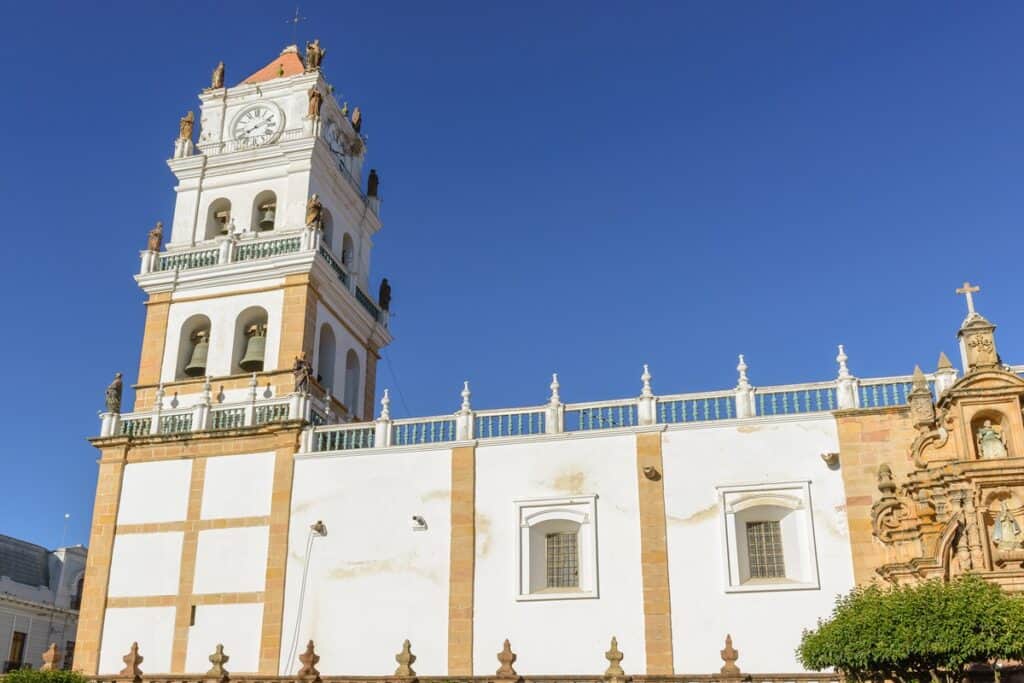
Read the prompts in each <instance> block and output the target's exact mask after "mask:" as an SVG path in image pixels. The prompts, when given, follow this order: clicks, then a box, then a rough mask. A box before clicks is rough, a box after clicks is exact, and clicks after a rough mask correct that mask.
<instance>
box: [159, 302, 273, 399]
mask: <svg viewBox="0 0 1024 683" xmlns="http://www.w3.org/2000/svg"><path fill="white" fill-rule="evenodd" d="M283 305H284V292H283V291H282V290H273V291H269V292H258V293H254V294H239V295H237V296H223V297H217V298H211V299H202V300H199V301H183V302H173V303H171V307H170V311H169V313H168V318H167V341H166V344H165V345H164V358H163V364H162V367H161V371H160V378H161V380H162V381H164V382H171V381H174V379H175V375H176V372H177V366H178V349H179V343H180V342H181V328H182V325H184V324H185V322H186V321H187V320H188V319H189V318H191V317H192V316H194V315H205V316H206V317H207V318H209V319H210V348H209V351H208V353H207V361H206V362H207V365H206V374H207V375H213V376H223V375H230V374H232V363H233V358H232V354H233V353H234V348H235V339H234V336H235V326H236V323H237V320H238V316H239V315H240V314H241V313H242V312H243V311H245V310H246V309H248V308H250V307H252V306H259V307H262V308H263V309H264V310H266V312H267V344H266V352H265V356H264V363H263V367H264V368H266V369H268V370H269V369H275V368H277V366H278V357H277V355H278V346H279V345H280V339H281V310H282V307H283ZM185 343H188V340H185Z"/></svg>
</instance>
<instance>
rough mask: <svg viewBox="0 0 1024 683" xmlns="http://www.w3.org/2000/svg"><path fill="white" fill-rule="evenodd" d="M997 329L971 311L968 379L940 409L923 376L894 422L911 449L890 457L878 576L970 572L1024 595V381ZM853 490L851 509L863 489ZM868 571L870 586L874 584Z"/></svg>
mask: <svg viewBox="0 0 1024 683" xmlns="http://www.w3.org/2000/svg"><path fill="white" fill-rule="evenodd" d="M994 331H995V326H994V325H993V324H992V323H990V322H989V321H988V320H986V319H985V318H984V317H982V316H981V315H980V314H978V313H976V312H975V311H974V310H973V307H972V309H971V311H970V314H969V315H968V317H967V319H966V320H965V321H964V324H963V325H962V326H961V328H960V331H959V333H958V337H959V340H960V348H961V355H962V357H963V361H964V367H965V369H966V370H965V374H964V377H963V378H961V379H960V380H959V381H957V382H955V383H954V384H953V385H952V386H950V387H948V388H947V389H946V390H945V391H942V392H941V393H940V395H939V396H938V397H937V400H934V401H933V396H932V388H931V387H929V385H928V382H927V380H926V379H925V376H924V374H923V373H921V371H920V369H917V370H916V371H915V373H914V384H913V390H912V391H911V392H910V394H909V395H908V407H907V409H904V410H902V411H896V412H893V413H892V414H891V415H890V416H889V419H890V420H891V421H892V422H893V423H894V425H899V426H900V427H902V428H903V429H904V431H903V434H904V437H905V439H906V440H905V441H904V443H903V444H902V445H903V447H904V448H905V449H906V450H905V451H904V452H903V454H902V456H901V454H900V453H899V450H898V449H893V448H889V449H885V450H887V452H886V453H883V454H881V457H880V458H879V459H878V461H877V463H876V466H877V480H876V490H877V492H876V493H874V495H873V504H872V506H871V508H870V533H871V536H872V539H871V544H872V546H873V547H874V550H875V552H874V553H870V555H871V556H872V560H873V562H872V563H873V564H874V567H873V572H872V574H874V575H876V576H881V577H882V578H884V579H885V580H887V581H889V582H892V583H897V584H902V583H908V582H913V581H917V580H922V579H931V578H939V577H941V578H950V577H953V576H956V575H959V574H963V573H965V572H968V571H970V572H975V573H981V574H983V575H984V576H985V577H986V578H988V579H990V580H991V581H993V582H995V583H998V584H1000V585H1002V586H1004V587H1005V588H1007V589H1008V590H1014V591H1020V590H1024V529H1022V526H1021V524H1022V522H1024V420H1022V413H1021V411H1022V407H1024V403H1022V401H1024V380H1022V379H1021V378H1020V377H1018V376H1017V375H1016V374H1015V373H1014V372H1012V371H1011V370H1010V368H1008V367H1006V366H1004V365H1003V364H1002V362H1001V360H1000V357H999V354H998V353H997V352H996V345H995V336H994ZM936 393H938V391H936ZM858 412H860V411H858ZM863 419H865V416H861V415H858V414H856V413H854V412H853V411H849V412H848V413H846V414H843V415H841V416H840V422H841V424H842V421H843V420H846V421H847V423H848V424H850V425H852V424H854V423H858V422H860V421H862V420H863ZM906 427H911V428H912V429H913V432H911V434H913V438H912V439H909V438H906V437H908V436H909V434H908V432H907V431H905V429H906ZM843 431H844V430H843V429H842V427H841V429H840V434H841V436H840V446H841V449H842V448H845V447H847V446H849V447H851V449H852V450H858V449H859V450H860V451H862V452H861V456H862V457H863V455H864V453H863V451H864V450H865V449H864V445H865V444H864V442H863V439H861V440H860V441H859V442H854V440H853V439H848V440H847V443H843V437H842V434H843ZM852 432H853V430H851V429H849V428H848V429H847V430H846V433H847V434H848V435H850V434H852ZM888 445H897V446H898V445H900V443H899V441H896V442H890V444H888ZM880 450H881V449H880ZM863 464H864V463H863V462H862V463H861V465H862V467H861V470H863ZM849 477H850V478H854V479H855V478H856V472H851V473H849ZM851 483H852V484H853V485H852V486H851V485H849V483H848V486H847V495H848V501H849V499H850V497H851V496H852V495H853V494H855V493H857V491H856V490H855V489H856V488H857V486H858V485H860V486H863V482H856V481H854V482H851ZM858 531H859V532H860V533H861V534H863V531H865V529H864V528H863V526H861V527H859V528H858V527H857V525H856V524H854V515H851V532H852V533H853V534H854V538H853V539H852V540H853V542H854V543H857V541H858V540H861V541H863V540H864V539H857V538H856V536H857V533H858ZM879 551H880V552H879ZM863 569H864V568H863V567H861V571H859V572H858V576H857V579H858V581H861V582H863V581H865V580H868V579H869V578H871V577H870V576H868V575H867V573H866V572H865V571H863Z"/></svg>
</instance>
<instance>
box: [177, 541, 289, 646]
mask: <svg viewBox="0 0 1024 683" xmlns="http://www.w3.org/2000/svg"><path fill="white" fill-rule="evenodd" d="M269 534H270V527H268V526H253V527H240V528H232V529H207V530H205V531H200V532H199V542H198V544H197V547H196V574H195V584H194V585H193V588H192V590H193V591H194V592H195V593H255V592H259V591H262V590H263V588H264V585H265V584H264V581H265V577H266V574H267V543H268V539H269ZM258 631H259V629H257V632H258Z"/></svg>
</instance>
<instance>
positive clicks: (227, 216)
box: [213, 211, 231, 235]
mask: <svg viewBox="0 0 1024 683" xmlns="http://www.w3.org/2000/svg"><path fill="white" fill-rule="evenodd" d="M213 217H214V218H215V219H216V220H217V222H218V223H220V234H222V235H226V234H228V221H230V220H231V212H230V211H218V212H217V213H215V214H213Z"/></svg>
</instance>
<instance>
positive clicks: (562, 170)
mask: <svg viewBox="0 0 1024 683" xmlns="http://www.w3.org/2000/svg"><path fill="white" fill-rule="evenodd" d="M293 11H294V7H293V6H288V5H287V4H282V3H260V2H245V3H242V2H224V3H216V4H213V3H210V4H200V3H184V2H179V3H159V4H158V3H109V4H105V6H104V9H102V10H97V9H94V8H93V7H92V6H87V5H85V4H78V3H75V4H72V3H67V4H66V5H53V4H48V3H42V2H35V3H17V4H11V5H8V6H5V10H4V22H3V26H2V27H0V56H2V57H3V64H4V65H5V68H4V78H3V85H2V88H3V93H4V95H3V104H4V106H3V109H2V112H3V114H2V115H3V117H4V121H3V125H2V126H0V145H2V147H0V149H3V152H4V155H3V156H4V159H5V161H6V163H4V164H3V165H2V167H0V197H2V199H3V207H4V213H3V216H4V221H3V222H4V225H5V226H6V229H5V231H4V232H5V235H4V245H5V248H4V252H3V253H4V259H3V262H4V268H3V269H0V291H3V292H4V294H3V310H4V313H5V314H6V316H7V323H8V324H7V325H5V326H4V333H3V334H0V358H3V359H4V361H5V372H4V376H5V377H6V379H7V391H5V392H3V393H2V394H0V415H3V420H2V422H0V424H2V425H3V427H4V430H5V438H4V440H3V446H0V454H2V462H3V466H4V472H5V478H4V481H5V485H6V486H5V488H6V495H4V496H2V497H0V519H2V520H3V523H2V524H0V533H5V534H10V535H14V536H19V537H23V538H26V539H29V540H33V541H36V542H39V543H42V544H45V545H50V546H53V545H57V544H59V543H60V541H61V535H62V524H63V514H64V513H65V512H68V513H70V514H71V515H72V517H71V520H70V522H69V525H68V532H67V542H68V543H84V542H86V541H87V538H88V527H89V520H90V516H91V505H92V497H93V492H94V486H95V473H96V465H95V457H96V452H95V451H94V450H93V449H92V447H91V446H90V445H89V444H88V443H87V442H86V441H85V438H86V437H87V436H89V435H92V434H95V433H96V432H97V431H98V427H99V424H98V421H97V419H96V413H97V411H98V410H99V409H101V408H102V395H103V388H104V386H105V385H106V384H107V382H109V380H110V377H111V376H112V374H113V373H114V371H116V370H122V371H124V372H125V375H126V377H127V378H128V379H129V380H131V381H134V378H135V376H136V372H137V367H138V351H139V344H140V340H141V332H142V321H143V314H144V311H143V306H142V300H143V297H142V295H141V293H140V292H139V290H138V289H137V287H136V286H135V284H134V282H133V281H132V277H131V276H132V274H133V273H134V272H136V270H137V268H138V257H137V253H138V250H139V249H140V248H141V247H142V246H143V244H144V242H145V236H146V231H147V229H148V228H149V227H150V226H151V225H152V223H153V222H154V221H155V220H157V219H162V220H164V221H165V222H168V221H169V220H170V218H171V210H172V207H173V197H174V195H173V191H172V187H173V184H174V182H173V177H172V175H171V174H170V172H169V171H168V169H167V167H166V165H165V163H164V161H165V159H166V158H167V157H168V156H169V155H170V152H171V149H172V141H173V138H174V137H175V135H176V132H177V121H178V117H179V116H181V115H182V114H184V112H185V111H187V110H188V109H190V108H195V107H196V105H197V100H196V93H197V92H198V91H199V89H201V88H202V87H203V86H205V85H207V83H208V79H209V72H210V70H211V68H212V67H213V66H214V65H215V64H216V62H217V61H218V60H219V59H223V60H224V61H225V62H226V63H227V71H228V81H229V83H235V82H237V81H238V80H240V79H242V78H244V77H245V76H246V75H248V74H249V73H250V72H252V71H254V70H256V69H257V68H259V67H260V66H262V65H263V64H265V63H266V62H267V61H269V60H270V59H272V58H273V57H274V56H275V55H276V54H277V53H278V51H279V50H280V49H281V48H282V47H283V46H284V45H285V44H287V43H290V42H292V39H291V29H290V28H289V27H288V25H287V24H286V23H285V21H284V20H285V19H286V18H287V17H288V16H289V15H290V14H291V13H292V12H293ZM302 14H303V15H305V16H306V17H308V21H307V22H306V23H304V24H301V25H300V26H299V29H298V38H299V40H300V41H301V42H304V41H305V40H306V39H310V38H313V37H319V38H320V39H321V41H322V43H323V44H324V46H325V47H326V48H327V50H328V55H327V58H326V60H325V63H324V66H325V71H326V75H327V77H328V78H329V79H330V80H331V82H332V83H333V84H334V85H335V87H336V89H337V91H338V92H339V93H341V97H342V98H344V99H347V100H348V101H349V102H350V103H352V104H353V105H355V104H358V105H360V106H361V107H362V110H363V112H364V114H365V126H364V129H363V130H364V132H365V133H366V134H367V135H368V137H369V154H370V164H369V165H370V166H373V167H376V168H378V169H380V172H381V177H382V191H383V193H384V196H385V204H384V211H383V217H384V223H385V227H384V230H383V231H382V232H381V233H380V234H379V235H378V237H377V239H376V245H375V250H374V256H373V258H374V280H375V281H376V280H377V279H379V277H381V276H387V277H388V278H389V279H390V280H391V282H392V285H393V287H394V306H393V312H394V314H395V315H394V318H393V322H392V330H393V332H394V335H395V338H396V341H395V343H394V344H393V346H392V347H391V348H389V349H388V350H387V351H386V352H385V357H386V360H385V361H384V362H383V363H382V364H381V366H380V368H379V372H378V378H379V387H380V388H383V387H384V386H390V387H392V388H393V389H394V388H395V387H396V386H397V387H399V388H400V390H401V396H397V395H396V397H395V401H394V402H393V404H392V407H393V412H394V414H395V415H396V416H398V415H402V416H404V415H408V414H410V413H411V414H416V415H427V414H436V413H444V412H450V411H454V410H456V409H457V408H458V405H459V395H458V394H459V389H460V387H461V381H462V380H463V379H469V380H471V382H472V387H473V400H474V405H476V406H477V407H497V406H512V405H525V404H531V403H539V402H542V401H543V400H545V398H546V396H547V385H548V382H549V381H550V373H551V372H552V371H556V370H557V371H558V372H559V374H560V379H561V383H562V396H563V399H564V400H567V401H582V400H594V399H600V398H613V397H621V396H629V395H635V394H636V393H637V392H638V391H639V374H640V371H641V364H642V363H645V362H646V363H650V365H651V370H652V372H653V374H654V387H655V391H656V392H661V393H674V392H681V391H701V390H709V389H719V388H726V387H731V386H733V385H734V384H735V370H734V368H735V365H736V354H737V353H740V352H743V353H745V354H746V356H747V361H748V363H749V365H750V378H751V381H752V382H753V383H754V384H755V385H757V384H760V385H765V384H781V383H793V382H801V381H811V380H819V379H827V378H830V377H833V376H834V373H835V364H834V360H833V359H834V356H835V345H836V344H837V343H840V342H843V343H845V344H846V345H847V351H848V353H849V355H850V365H851V369H852V370H853V371H854V373H856V374H858V375H861V376H877V375H884V374H900V373H907V372H909V371H910V370H911V369H912V368H913V365H914V364H915V363H921V364H922V365H923V366H924V367H925V368H926V369H931V368H934V364H935V360H936V358H937V356H938V354H939V352H940V351H943V350H945V351H946V352H947V353H949V354H950V357H951V358H954V360H957V357H956V355H955V354H954V350H955V342H954V334H955V331H956V327H957V325H958V324H959V322H960V321H961V319H962V318H963V316H964V310H965V309H964V304H963V302H962V300H958V299H959V297H956V296H955V295H954V293H953V290H954V289H955V287H956V286H957V285H958V284H959V283H960V282H963V280H964V279H968V278H969V279H971V280H972V281H978V282H980V283H981V285H982V287H983V291H982V293H981V294H980V295H979V296H978V299H977V300H978V306H979V309H980V310H981V311H982V312H983V313H984V314H986V315H987V316H989V317H990V319H992V320H993V321H994V322H996V323H997V324H999V326H1000V329H999V331H998V333H997V335H998V337H997V339H998V342H999V345H1000V350H1001V352H1002V355H1003V357H1004V359H1006V360H1007V361H1008V362H1024V353H1020V352H1019V349H1020V347H1021V340H1022V336H1024V321H1022V320H1021V318H1020V317H1019V316H1018V315H1016V313H1017V311H1018V310H1019V296H1020V286H1021V277H1020V274H1019V263H1020V258H1021V237H1020V235H1021V230H1020V223H1021V218H1022V214H1024V211H1022V209H1024V207H1022V202H1024V199H1022V198H1024V193H1022V192H1021V190H1020V184H1021V181H1022V168H1021V159H1022V158H1024V138H1022V134H1021V130H1022V126H1024V123H1022V121H1024V94H1022V93H1024V89H1022V88H1021V79H1020V73H1021V68H1020V67H1021V65H1022V64H1024V43H1022V42H1021V41H1020V26H1021V25H1022V19H1024V6H1022V5H1020V4H1014V3H972V4H969V5H965V4H962V3H961V4H956V5H943V4H935V3H923V2H919V3H915V2H906V3H896V4H894V3H882V2H871V3H856V4H851V3H821V2H788V3H752V2H751V3H739V2H714V3H713V2H706V3H689V2H663V3H656V2H648V3H621V2H616V3H611V2H568V1H566V2H558V3H540V2H515V3H504V4H499V3H490V2H488V3H481V2H468V1H467V2H431V3H424V2H376V3H338V2H330V3H316V4H314V3H307V4H305V5H304V6H303V7H302Z"/></svg>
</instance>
